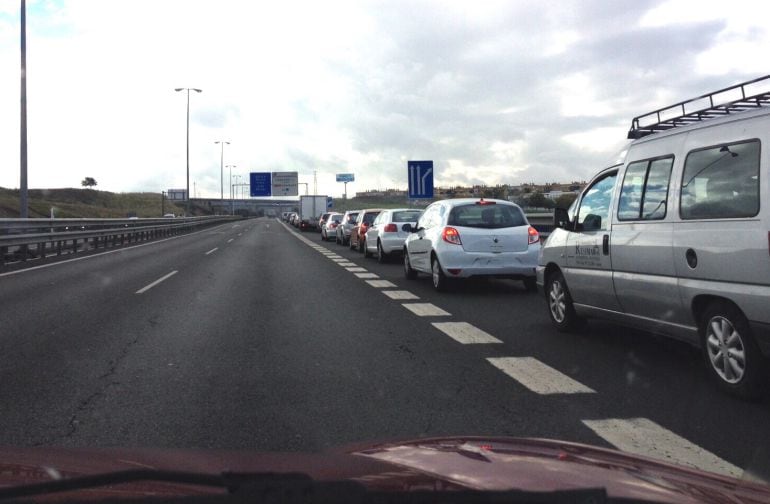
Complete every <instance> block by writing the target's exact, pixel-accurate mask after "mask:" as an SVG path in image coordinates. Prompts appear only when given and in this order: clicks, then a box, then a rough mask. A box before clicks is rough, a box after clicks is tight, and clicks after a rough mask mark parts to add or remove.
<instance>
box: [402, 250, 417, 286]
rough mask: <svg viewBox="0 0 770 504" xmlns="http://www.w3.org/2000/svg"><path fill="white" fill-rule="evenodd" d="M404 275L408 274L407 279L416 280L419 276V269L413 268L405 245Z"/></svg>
mask: <svg viewBox="0 0 770 504" xmlns="http://www.w3.org/2000/svg"><path fill="white" fill-rule="evenodd" d="M404 276H406V278H407V280H414V279H415V278H417V271H416V270H414V269H412V265H411V263H410V262H409V254H408V253H407V251H406V247H404Z"/></svg>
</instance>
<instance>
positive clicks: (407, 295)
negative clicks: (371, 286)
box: [370, 280, 420, 310]
mask: <svg viewBox="0 0 770 504" xmlns="http://www.w3.org/2000/svg"><path fill="white" fill-rule="evenodd" d="M376 281H377V280H370V282H376ZM384 281H385V282H387V280H384ZM388 283H389V282H388ZM394 287H395V285H394ZM382 293H383V294H385V295H386V296H388V297H389V298H390V299H420V298H419V297H417V296H415V295H414V294H412V293H411V292H409V291H405V290H394V291H382ZM404 306H406V305H404ZM410 310H411V308H410Z"/></svg>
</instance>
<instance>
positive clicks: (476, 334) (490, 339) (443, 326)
mask: <svg viewBox="0 0 770 504" xmlns="http://www.w3.org/2000/svg"><path fill="white" fill-rule="evenodd" d="M433 327H435V328H436V329H438V330H439V331H441V332H443V333H444V334H446V335H447V336H449V337H450V338H452V339H453V340H455V341H457V342H459V343H462V344H463V345H475V344H486V343H502V341H500V340H499V339H497V338H495V337H494V336H492V335H491V334H489V333H486V332H484V331H482V330H481V329H479V328H478V327H475V326H472V325H471V324H469V323H468V322H433Z"/></svg>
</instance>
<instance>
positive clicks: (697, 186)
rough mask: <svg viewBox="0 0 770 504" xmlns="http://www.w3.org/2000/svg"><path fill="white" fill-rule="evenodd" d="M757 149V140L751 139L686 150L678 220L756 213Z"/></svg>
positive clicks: (757, 196)
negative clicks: (680, 218)
mask: <svg viewBox="0 0 770 504" xmlns="http://www.w3.org/2000/svg"><path fill="white" fill-rule="evenodd" d="M759 149H760V144H759V140H751V141H748V142H742V143H736V144H729V145H720V146H715V147H709V148H706V149H699V150H696V151H692V152H690V153H689V154H688V155H687V159H686V160H685V164H684V174H683V176H682V194H681V200H680V204H679V213H680V215H681V217H682V219H725V218H736V217H754V216H755V215H757V214H758V213H759Z"/></svg>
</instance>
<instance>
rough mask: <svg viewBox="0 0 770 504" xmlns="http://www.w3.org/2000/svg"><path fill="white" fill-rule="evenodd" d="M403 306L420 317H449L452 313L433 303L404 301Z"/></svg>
mask: <svg viewBox="0 0 770 504" xmlns="http://www.w3.org/2000/svg"><path fill="white" fill-rule="evenodd" d="M401 306H403V307H404V308H406V309H407V310H409V311H410V312H412V313H414V314H415V315H417V316H418V317H449V316H451V315H452V314H451V313H449V312H446V311H444V310H442V309H441V308H439V307H438V306H436V305H434V304H433V303H404V304H403V305H401Z"/></svg>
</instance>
